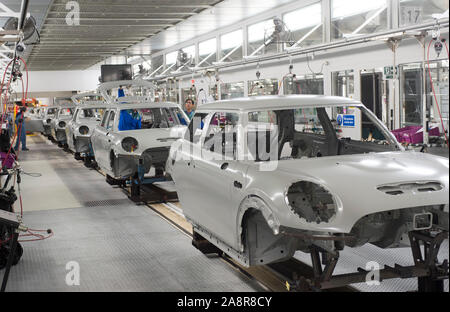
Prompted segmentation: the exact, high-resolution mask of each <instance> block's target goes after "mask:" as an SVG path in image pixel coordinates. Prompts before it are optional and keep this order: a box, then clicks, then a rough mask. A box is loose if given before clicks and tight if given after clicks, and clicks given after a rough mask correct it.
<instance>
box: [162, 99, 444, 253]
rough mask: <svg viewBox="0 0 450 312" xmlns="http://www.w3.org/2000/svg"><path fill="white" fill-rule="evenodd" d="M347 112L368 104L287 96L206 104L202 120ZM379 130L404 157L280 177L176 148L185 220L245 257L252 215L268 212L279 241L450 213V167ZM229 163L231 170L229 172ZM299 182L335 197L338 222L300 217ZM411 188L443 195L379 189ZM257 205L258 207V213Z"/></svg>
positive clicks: (318, 162)
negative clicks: (306, 110) (417, 211)
mask: <svg viewBox="0 0 450 312" xmlns="http://www.w3.org/2000/svg"><path fill="white" fill-rule="evenodd" d="M340 105H346V106H358V107H361V108H363V105H362V104H361V103H360V102H357V101H354V100H350V99H346V98H340V97H325V96H279V97H264V98H246V99H237V100H231V101H222V102H215V103H211V104H205V105H203V106H201V107H200V108H199V109H198V110H197V113H214V112H236V113H239V114H242V115H241V116H245V115H246V114H248V112H254V111H266V110H271V109H273V110H278V109H294V108H299V107H303V106H304V107H319V106H320V107H323V106H327V107H333V106H340ZM369 113H370V112H369ZM372 115H373V114H372ZM372 117H374V116H372ZM374 118H375V119H376V117H374ZM378 122H379V121H378ZM379 123H380V125H379V126H380V127H381V128H383V129H384V131H385V135H386V136H387V137H389V138H390V139H391V141H392V142H395V144H396V149H397V151H392V152H382V153H366V154H354V155H339V156H327V157H316V158H301V159H289V160H280V161H278V162H277V167H276V170H274V171H261V170H259V169H260V165H261V164H262V163H261V162H255V161H249V160H243V161H236V160H208V161H204V160H203V159H202V156H200V155H201V153H197V155H192V154H191V152H190V151H192V148H193V149H194V150H195V149H196V148H197V149H200V146H199V144H197V145H196V144H192V143H190V142H189V141H187V140H185V139H181V140H179V141H178V142H177V144H174V145H173V147H172V150H171V153H170V158H169V159H168V164H170V167H171V168H170V169H171V170H170V171H171V175H172V177H173V179H174V181H175V183H176V186H177V190H178V195H179V198H180V202H181V204H182V206H183V212H184V214H185V216H186V217H187V219H188V220H189V221H190V222H191V223H192V224H193V225H194V228H195V227H197V228H199V229H203V230H206V231H207V232H204V233H208V234H211V241H214V240H216V239H217V241H219V240H220V241H222V242H224V243H225V244H226V245H227V246H229V247H231V248H233V249H235V250H236V251H242V241H241V239H242V236H241V235H242V231H243V229H242V222H243V216H244V214H245V210H246V209H249V208H254V209H258V210H260V211H261V212H262V214H263V215H264V218H265V219H266V221H267V223H268V225H269V226H270V228H271V229H272V231H273V233H274V234H275V235H277V234H278V233H279V229H280V228H281V227H283V228H288V229H296V230H301V231H310V232H316V233H350V232H351V230H352V228H353V227H354V226H355V224H356V223H357V222H358V220H360V219H361V218H363V217H364V216H367V215H370V214H374V213H378V212H383V211H390V210H397V209H404V208H412V207H420V206H429V205H446V206H447V209H448V204H449V198H448V196H449V173H448V170H449V160H448V159H446V158H443V157H439V156H434V155H430V154H423V153H415V152H405V151H404V149H403V148H402V147H401V146H400V145H399V144H398V142H397V141H396V140H395V138H394V137H393V136H392V134H391V133H390V132H389V131H388V130H387V128H386V127H385V126H384V125H383V124H382V123H381V122H379ZM207 126H208V121H206V125H205V127H207ZM244 126H245V125H244ZM238 136H240V134H238ZM242 136H243V135H242ZM238 145H239V144H238ZM188 151H189V152H188ZM183 153H184V154H185V155H177V154H183ZM186 159H187V160H186ZM224 163H227V167H226V169H225V170H224V169H223V168H224V167H223V164H224ZM299 181H309V182H313V183H315V184H317V185H320V186H323V187H324V189H326V190H327V191H328V192H329V193H331V194H332V195H333V196H334V198H335V200H336V204H337V211H336V214H335V215H334V216H333V218H331V219H330V220H329V221H328V222H320V223H316V222H308V221H307V220H305V219H303V218H300V217H299V216H298V215H297V214H295V213H294V211H293V209H292V208H291V206H290V205H289V202H288V200H287V192H288V189H289V187H290V186H291V185H292V184H293V183H295V182H299ZM236 182H238V183H239V184H241V187H240V188H236V187H235V186H233V183H236ZM409 182H413V183H415V182H418V183H426V182H437V183H440V184H441V186H442V189H440V190H438V191H434V192H414V191H413V190H411V191H406V192H405V194H401V195H389V194H386V193H384V192H382V191H380V190H378V189H377V188H378V187H380V186H383V185H386V184H388V185H392V184H394V185H395V184H402V183H409ZM252 198H253V199H254V198H257V199H258V201H257V204H255V205H254V206H253V207H252V204H251V202H252ZM255 202H256V201H255ZM447 211H448V210H447ZM222 249H223V248H222Z"/></svg>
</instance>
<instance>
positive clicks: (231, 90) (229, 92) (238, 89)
mask: <svg viewBox="0 0 450 312" xmlns="http://www.w3.org/2000/svg"><path fill="white" fill-rule="evenodd" d="M243 96H244V82H243V81H241V82H229V83H223V84H221V85H220V98H221V99H222V100H228V99H234V98H239V97H243Z"/></svg>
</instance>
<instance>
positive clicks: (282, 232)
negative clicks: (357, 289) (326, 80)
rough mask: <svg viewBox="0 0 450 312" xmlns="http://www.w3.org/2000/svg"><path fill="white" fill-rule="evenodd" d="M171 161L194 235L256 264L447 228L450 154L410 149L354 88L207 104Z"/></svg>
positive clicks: (391, 242)
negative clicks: (350, 92) (352, 95)
mask: <svg viewBox="0 0 450 312" xmlns="http://www.w3.org/2000/svg"><path fill="white" fill-rule="evenodd" d="M167 168H168V170H170V174H171V175H172V178H173V180H174V181H175V184H176V187H177V191H178V196H179V198H180V202H181V204H182V207H183V213H184V215H185V216H186V218H187V219H188V220H189V221H190V222H191V223H192V225H193V228H194V232H195V233H196V235H200V237H203V238H205V239H207V240H208V241H209V242H210V243H212V244H214V245H215V246H216V247H218V248H220V249H221V250H222V251H223V252H225V253H227V254H229V255H230V256H232V257H233V258H234V259H236V260H237V261H239V262H240V263H242V264H243V265H246V266H251V265H259V264H268V263H271V262H277V261H283V260H286V259H289V258H291V257H292V256H293V255H294V253H295V251H297V250H301V251H304V252H309V251H310V250H311V248H312V247H319V248H321V250H326V251H327V252H330V253H334V252H336V251H339V250H341V249H343V248H344V247H345V246H349V247H357V246H361V245H364V244H366V243H372V244H374V245H377V246H379V247H381V248H388V247H398V246H402V245H408V242H407V241H408V239H407V234H408V233H409V232H412V231H421V230H424V231H429V230H431V229H432V230H439V231H442V232H448V205H449V197H448V196H449V174H448V170H449V161H448V159H447V158H442V157H438V156H433V155H430V154H424V153H416V152H406V151H405V150H404V149H403V147H402V146H401V145H400V144H399V143H398V142H397V141H396V139H395V137H394V136H393V135H392V134H391V133H390V132H389V130H388V129H387V128H386V127H385V126H384V124H383V123H382V122H381V121H379V120H378V119H377V118H376V116H375V115H374V114H373V113H372V112H370V111H369V110H368V109H367V108H366V107H365V106H364V105H363V104H361V103H360V102H358V101H354V100H351V99H347V98H341V97H326V96H306V95H304V96H303V95H302V96H273V97H261V98H260V97H255V98H246V99H235V100H229V101H220V102H215V103H210V104H204V105H202V106H200V107H199V108H198V110H197V111H196V113H195V116H194V118H193V120H192V121H191V123H190V125H189V127H188V131H186V135H185V136H184V138H183V139H181V140H179V141H177V142H176V143H175V144H174V145H173V146H172V149H171V153H170V156H169V159H168V164H167ZM447 234H448V233H447ZM405 237H406V240H405Z"/></svg>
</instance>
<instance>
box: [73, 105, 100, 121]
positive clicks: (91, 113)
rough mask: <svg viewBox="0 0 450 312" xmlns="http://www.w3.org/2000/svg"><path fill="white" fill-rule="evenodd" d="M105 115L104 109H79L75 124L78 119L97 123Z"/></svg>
mask: <svg viewBox="0 0 450 312" xmlns="http://www.w3.org/2000/svg"><path fill="white" fill-rule="evenodd" d="M104 113H105V108H85V109H80V110H79V111H78V113H77V116H76V118H77V122H78V121H79V120H80V119H94V120H97V121H101V120H102V118H103V114H104Z"/></svg>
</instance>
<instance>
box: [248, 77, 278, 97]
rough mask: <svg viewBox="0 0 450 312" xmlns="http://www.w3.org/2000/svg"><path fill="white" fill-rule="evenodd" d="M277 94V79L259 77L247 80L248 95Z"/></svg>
mask: <svg viewBox="0 0 450 312" xmlns="http://www.w3.org/2000/svg"><path fill="white" fill-rule="evenodd" d="M277 94H278V79H260V80H253V81H249V82H248V96H257V95H277Z"/></svg>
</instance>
